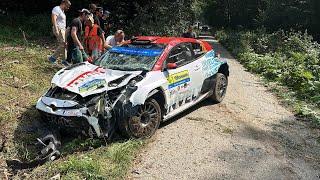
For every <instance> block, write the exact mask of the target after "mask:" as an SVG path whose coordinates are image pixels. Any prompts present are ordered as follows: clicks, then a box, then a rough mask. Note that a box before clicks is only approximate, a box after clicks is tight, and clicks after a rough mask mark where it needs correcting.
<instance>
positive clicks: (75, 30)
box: [67, 9, 91, 64]
mask: <svg viewBox="0 0 320 180" xmlns="http://www.w3.org/2000/svg"><path fill="white" fill-rule="evenodd" d="M90 14H91V13H90V11H89V10H87V9H82V10H79V17H77V18H75V19H73V21H72V22H71V24H70V32H69V34H68V37H67V42H68V57H67V59H68V61H69V62H72V63H73V64H76V63H80V62H83V61H87V60H88V56H87V54H86V53H85V52H84V47H83V45H82V43H81V40H82V32H83V27H82V24H83V23H84V22H86V21H87V20H88V16H89V15H90Z"/></svg>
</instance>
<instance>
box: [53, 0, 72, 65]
mask: <svg viewBox="0 0 320 180" xmlns="http://www.w3.org/2000/svg"><path fill="white" fill-rule="evenodd" d="M70 6H71V2H70V1H69V0H62V1H61V3H60V5H59V6H56V7H54V8H53V9H52V14H51V22H52V31H53V34H54V35H55V37H56V38H57V40H58V48H57V49H56V50H55V52H54V54H53V55H51V56H50V57H49V58H48V60H49V61H50V62H51V63H56V61H57V58H59V57H61V60H62V64H64V65H67V63H66V61H65V60H66V56H67V51H66V21H67V17H66V14H65V12H66V11H68V10H69V8H70Z"/></svg>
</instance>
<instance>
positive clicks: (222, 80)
mask: <svg viewBox="0 0 320 180" xmlns="http://www.w3.org/2000/svg"><path fill="white" fill-rule="evenodd" d="M227 87H228V77H227V76H226V75H224V74H222V73H217V75H216V77H215V79H214V83H213V94H212V95H211V97H210V99H211V100H213V101H214V102H215V103H220V102H222V100H223V99H224V97H225V96H226V92H227Z"/></svg>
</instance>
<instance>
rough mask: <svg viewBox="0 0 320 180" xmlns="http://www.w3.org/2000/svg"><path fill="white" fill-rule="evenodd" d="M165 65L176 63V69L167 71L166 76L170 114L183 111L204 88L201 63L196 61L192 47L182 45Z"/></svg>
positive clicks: (173, 52) (187, 44) (176, 48)
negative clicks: (202, 87)
mask: <svg viewBox="0 0 320 180" xmlns="http://www.w3.org/2000/svg"><path fill="white" fill-rule="evenodd" d="M165 63H175V64H176V65H177V67H176V68H175V69H167V70H165V71H164V74H165V76H166V78H167V80H168V87H167V90H166V94H167V95H168V96H167V97H168V98H167V99H168V101H167V103H168V104H167V105H168V108H167V109H168V113H169V112H172V111H174V110H179V109H183V108H184V107H185V106H188V105H190V104H192V103H193V102H194V101H195V100H196V99H197V98H198V96H199V92H200V90H201V86H202V82H203V80H202V74H201V68H202V66H201V63H200V62H197V61H196V60H195V56H194V52H193V49H192V45H191V44H190V43H182V44H179V45H177V46H176V47H174V48H173V49H172V50H171V52H170V53H169V56H168V58H167V61H166V62H165Z"/></svg>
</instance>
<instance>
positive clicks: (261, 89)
mask: <svg viewBox="0 0 320 180" xmlns="http://www.w3.org/2000/svg"><path fill="white" fill-rule="evenodd" d="M212 43H213V46H214V47H215V48H216V49H217V51H218V52H221V55H222V57H223V58H226V59H227V60H228V63H229V65H230V77H229V87H228V92H227V96H226V98H225V100H224V102H223V103H221V104H212V103H210V102H209V101H204V102H202V103H200V104H199V105H197V106H196V107H194V108H192V109H191V110H189V111H187V112H186V113H184V114H183V115H181V116H179V117H177V118H175V119H174V120H172V121H170V122H168V123H165V124H164V125H163V126H162V128H160V129H159V130H158V131H157V133H156V135H155V137H154V138H153V142H151V143H150V144H149V145H148V146H147V148H146V149H145V150H144V151H143V152H141V153H140V156H139V157H138V158H137V160H136V163H135V166H134V167H133V169H132V172H131V173H130V176H129V178H141V179H319V178H320V131H319V130H318V129H312V128H310V127H309V126H308V124H307V123H306V122H300V121H298V120H297V119H296V118H295V117H294V115H293V114H292V113H291V112H289V111H288V110H286V109H285V108H284V107H282V106H281V105H280V104H279V102H278V100H277V99H276V98H275V96H274V95H272V94H271V93H270V92H268V90H267V87H265V86H264V85H263V84H262V83H261V82H260V81H259V78H257V77H256V76H254V75H252V74H250V73H248V72H246V71H245V69H244V68H243V67H242V66H241V65H240V64H239V63H238V62H237V61H236V60H235V59H234V58H233V57H232V56H230V54H229V53H228V52H227V51H226V50H225V49H224V48H223V47H222V46H221V45H220V44H218V43H217V42H212Z"/></svg>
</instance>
